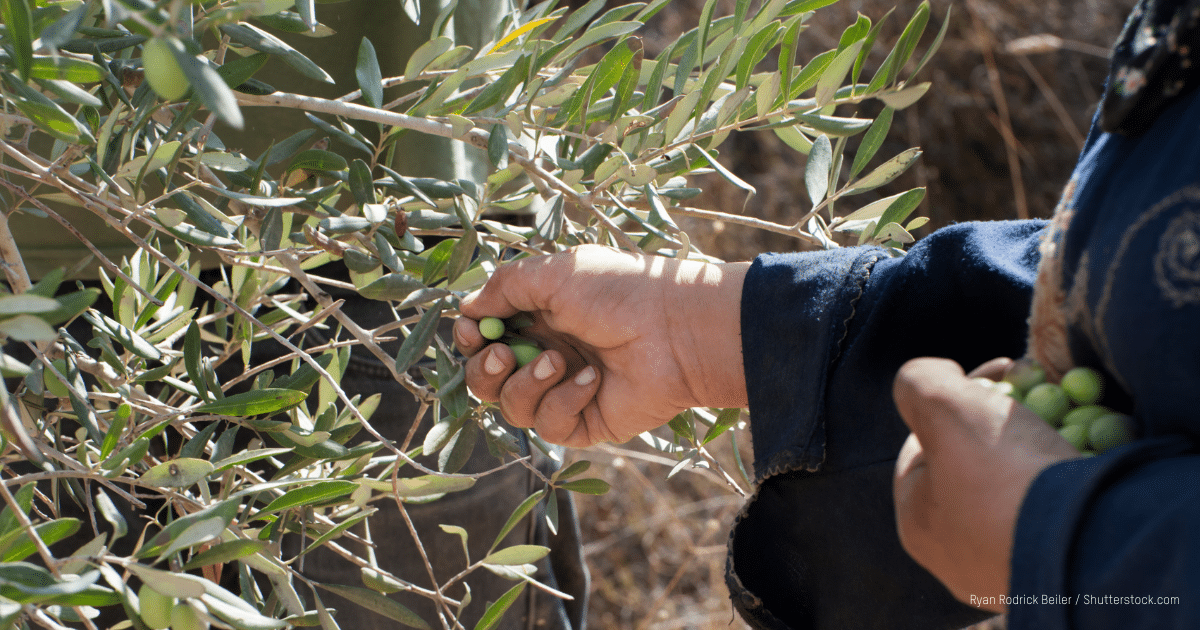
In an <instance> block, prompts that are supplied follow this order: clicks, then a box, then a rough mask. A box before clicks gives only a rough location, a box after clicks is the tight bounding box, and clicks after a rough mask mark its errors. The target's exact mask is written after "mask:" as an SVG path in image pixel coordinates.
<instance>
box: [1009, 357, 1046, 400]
mask: <svg viewBox="0 0 1200 630" xmlns="http://www.w3.org/2000/svg"><path fill="white" fill-rule="evenodd" d="M1004 380H1006V381H1008V382H1009V383H1012V384H1013V387H1015V388H1016V390H1017V391H1018V392H1020V393H1021V394H1024V393H1025V392H1028V391H1029V390H1031V389H1033V388H1034V387H1035V386H1036V385H1039V384H1041V383H1044V382H1046V371H1045V370H1043V369H1042V367H1041V366H1040V365H1038V364H1037V363H1035V362H1033V361H1026V360H1022V361H1017V363H1016V364H1015V365H1013V367H1012V369H1010V370H1009V371H1008V374H1005V375H1004Z"/></svg>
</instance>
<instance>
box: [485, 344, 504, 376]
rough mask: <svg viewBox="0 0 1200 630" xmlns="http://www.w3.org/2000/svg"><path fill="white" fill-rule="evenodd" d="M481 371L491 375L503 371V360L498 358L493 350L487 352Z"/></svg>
mask: <svg viewBox="0 0 1200 630" xmlns="http://www.w3.org/2000/svg"><path fill="white" fill-rule="evenodd" d="M483 371H484V372H487V373H488V374H491V375H492V376H495V375H497V374H499V373H501V372H503V371H504V362H503V361H501V360H500V357H498V356H496V351H495V350H493V351H492V352H491V353H490V354H488V357H487V360H486V361H484V362H483Z"/></svg>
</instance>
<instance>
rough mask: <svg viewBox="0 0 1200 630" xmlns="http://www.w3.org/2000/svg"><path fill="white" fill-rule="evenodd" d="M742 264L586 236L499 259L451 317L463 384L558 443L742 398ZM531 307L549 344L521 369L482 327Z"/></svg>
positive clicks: (623, 435) (605, 435)
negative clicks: (590, 241)
mask: <svg viewBox="0 0 1200 630" xmlns="http://www.w3.org/2000/svg"><path fill="white" fill-rule="evenodd" d="M748 268H749V265H748V264H746V263H733V264H719V265H718V264H709V263H703V262H699V261H678V260H674V259H671V258H663V257H658V256H642V255H636V254H631V253H627V252H621V251H617V250H613V249H609V248H606V247H600V246H583V247H578V248H575V249H572V250H570V251H567V252H563V253H560V254H556V255H552V256H538V257H533V258H526V259H523V260H520V261H516V262H514V263H510V264H507V265H504V266H502V267H501V268H500V269H499V270H497V271H496V273H495V275H493V276H492V278H491V279H490V280H489V281H488V283H487V284H486V285H485V286H484V287H483V288H482V289H481V290H479V291H478V292H476V293H474V294H472V295H470V296H468V297H467V298H465V299H464V300H463V302H462V307H461V311H462V314H463V315H464V317H461V318H459V320H458V322H456V324H455V327H454V337H455V341H456V343H457V344H458V347H459V349H460V350H461V351H462V352H463V353H464V354H466V355H468V356H470V357H471V358H470V360H469V361H468V362H467V385H468V386H469V387H470V388H471V391H472V392H474V393H475V395H476V396H478V397H479V398H480V399H482V400H486V401H491V402H499V404H500V410H501V412H502V413H503V414H504V417H505V419H506V420H508V422H509V423H511V424H512V425H514V426H517V427H533V428H535V429H537V431H538V434H539V435H540V436H541V437H542V438H543V439H545V440H547V441H550V442H554V443H557V444H563V445H566V446H588V445H591V444H595V443H597V442H624V441H627V440H629V439H630V438H632V437H633V436H635V435H637V434H639V433H641V432H643V431H647V430H649V429H652V428H654V427H657V426H660V425H662V424H664V423H666V422H667V421H669V420H670V419H671V418H672V417H674V416H675V415H676V414H678V413H679V412H681V411H683V410H684V409H687V408H688V407H694V406H712V407H740V406H745V405H746V404H747V403H746V383H745V376H744V374H743V370H742V348H741V331H740V323H741V293H742V280H743V278H744V277H745V273H746V270H747V269H748ZM521 312H523V313H526V314H528V315H530V316H531V317H532V318H533V320H534V324H533V325H531V326H529V327H527V328H523V329H522V330H521V335H522V336H524V337H528V338H532V339H534V340H536V341H538V342H539V343H540V344H541V346H542V347H543V348H545V351H544V352H542V353H541V355H540V356H538V357H537V358H536V359H534V360H533V361H532V362H530V363H529V364H528V365H526V366H525V367H522V368H519V369H518V367H517V361H516V357H515V356H514V355H513V352H512V350H511V349H509V348H508V347H507V346H505V345H504V344H502V343H492V344H491V345H488V344H489V343H490V342H489V341H488V340H487V339H484V337H483V336H482V335H481V334H480V332H479V326H478V321H479V320H480V319H482V318H484V317H487V316H492V317H500V318H506V317H511V316H513V315H516V314H517V313H521Z"/></svg>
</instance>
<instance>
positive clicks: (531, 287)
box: [459, 255, 562, 319]
mask: <svg viewBox="0 0 1200 630" xmlns="http://www.w3.org/2000/svg"><path fill="white" fill-rule="evenodd" d="M561 267H562V264H561V261H560V260H559V257H558V256H554V255H550V256H534V257H531V258H523V259H521V260H518V261H515V262H511V263H507V264H505V265H502V266H501V267H500V268H499V269H497V270H496V271H495V273H493V274H492V277H491V278H490V279H488V281H487V284H485V285H483V288H481V289H479V290H478V291H475V292H474V293H471V294H470V295H468V296H467V297H465V298H463V300H462V303H461V305H460V307H459V310H460V311H461V312H462V314H463V315H466V316H467V317H470V318H471V319H482V318H484V317H488V316H491V317H511V316H513V315H516V314H517V313H519V312H522V311H526V312H529V311H540V310H546V309H547V308H548V306H549V301H550V297H551V296H552V295H553V294H554V292H555V291H556V290H557V289H558V287H559V285H560V284H561V271H562V269H561Z"/></svg>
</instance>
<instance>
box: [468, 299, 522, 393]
mask: <svg viewBox="0 0 1200 630" xmlns="http://www.w3.org/2000/svg"><path fill="white" fill-rule="evenodd" d="M459 321H460V322H461V321H463V320H461V319H460V320H459ZM457 328H458V326H457V325H455V336H456V337H457V335H458V333H457ZM476 334H478V330H476ZM481 338H482V337H481ZM460 343H461V342H460ZM460 347H461V346H460ZM516 368H517V357H516V356H515V355H514V354H513V351H512V348H509V347H508V346H507V345H505V344H502V343H493V344H491V345H490V346H488V347H487V348H486V349H485V350H484V351H483V352H480V353H478V354H476V355H474V356H472V357H471V358H470V359H469V360H468V361H467V387H468V388H470V390H471V393H473V394H475V396H477V397H478V398H479V399H480V400H483V401H486V402H497V401H498V400H500V391H501V390H502V389H503V388H504V382H505V380H506V379H508V375H509V374H511V373H512V371H513V370H515V369H516Z"/></svg>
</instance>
